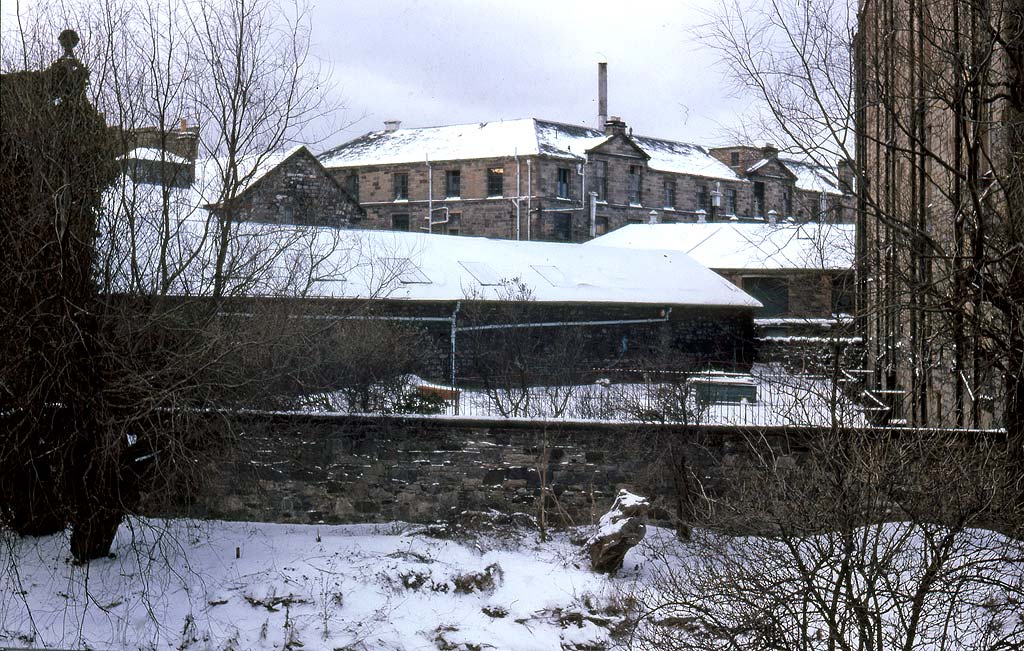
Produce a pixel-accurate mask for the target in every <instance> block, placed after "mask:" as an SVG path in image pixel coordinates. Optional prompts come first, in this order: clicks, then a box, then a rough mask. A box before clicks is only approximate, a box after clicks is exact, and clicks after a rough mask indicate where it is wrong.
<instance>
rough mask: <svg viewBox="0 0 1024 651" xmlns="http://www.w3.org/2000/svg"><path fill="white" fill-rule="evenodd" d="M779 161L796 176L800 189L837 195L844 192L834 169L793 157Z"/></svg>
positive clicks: (797, 185)
mask: <svg viewBox="0 0 1024 651" xmlns="http://www.w3.org/2000/svg"><path fill="white" fill-rule="evenodd" d="M779 162H780V163H782V164H783V165H785V166H786V169H788V170H789V171H790V172H792V173H793V175H794V176H796V187H797V189H798V190H808V191H811V192H824V193H826V194H837V195H842V194H843V191H842V190H840V189H839V186H838V185H837V181H838V179H837V178H836V175H835V171H834V170H830V169H828V168H826V167H822V166H820V165H813V164H811V163H805V162H803V161H798V160H793V159H791V158H780V159H779Z"/></svg>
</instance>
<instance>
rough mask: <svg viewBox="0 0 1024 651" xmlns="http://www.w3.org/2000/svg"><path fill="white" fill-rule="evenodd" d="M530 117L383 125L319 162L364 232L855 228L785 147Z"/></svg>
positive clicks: (578, 236)
mask: <svg viewBox="0 0 1024 651" xmlns="http://www.w3.org/2000/svg"><path fill="white" fill-rule="evenodd" d="M603 124H604V128H603V130H597V129H593V128H590V127H586V126H580V125H571V124H562V123H558V122H550V121H545V120H539V119H536V118H527V119H522V120H510V121H502V122H482V123H478V124H477V123H474V124H462V125H449V126H439V127H424V128H401V126H400V123H398V122H397V121H389V122H387V123H385V125H386V128H385V130H383V131H375V132H371V133H367V134H366V135H363V136H361V137H359V138H356V139H355V140H352V141H350V142H347V143H345V144H343V145H341V146H339V147H336V148H334V149H331V150H329V151H327V152H325V153H324V154H322V155H321V156H320V160H321V162H323V164H324V167H326V168H327V169H328V170H329V171H330V172H331V174H332V175H334V177H335V178H336V179H337V180H338V182H339V183H340V184H341V185H342V186H343V187H345V188H346V189H347V190H348V192H349V193H350V194H352V195H353V196H356V197H358V200H359V203H360V205H361V206H362V207H363V208H364V209H365V210H366V215H367V218H366V221H365V222H364V225H365V227H367V228H379V229H394V230H409V231H430V232H434V233H448V234H462V235H485V236H489V237H500V238H512V239H527V240H553V241H573V242H580V241H584V240H588V239H591V238H594V237H597V236H600V235H602V234H603V233H605V232H608V231H610V230H614V229H616V228H619V227H621V226H624V225H625V224H642V223H652V222H653V223H677V222H699V221H726V220H733V221H770V220H772V219H778V220H783V219H787V218H791V219H792V220H793V221H810V220H820V221H851V220H852V219H853V203H852V199H851V195H850V194H849V193H848V192H846V191H844V188H845V189H846V190H848V189H849V187H850V179H849V173H848V168H846V167H844V169H843V171H842V173H841V174H835V173H833V172H831V171H829V170H826V169H823V168H818V167H814V166H811V165H807V164H805V163H801V162H799V161H794V160H789V159H785V158H780V157H779V152H778V150H777V149H776V148H774V147H772V146H770V145H768V146H765V147H761V148H758V147H723V148H717V149H708V148H705V147H702V146H700V145H693V144H688V143H683V142H676V141H672V140H664V139H660V138H651V137H646V136H639V135H634V134H633V133H632V129H630V128H629V127H628V126H627V125H626V124H625V122H623V121H622V120H621V119H619V118H617V117H611V118H608V119H606V120H603Z"/></svg>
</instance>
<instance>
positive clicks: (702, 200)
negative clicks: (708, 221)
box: [697, 185, 708, 212]
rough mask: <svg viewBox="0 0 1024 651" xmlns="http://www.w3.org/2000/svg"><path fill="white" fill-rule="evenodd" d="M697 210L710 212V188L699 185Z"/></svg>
mask: <svg viewBox="0 0 1024 651" xmlns="http://www.w3.org/2000/svg"><path fill="white" fill-rule="evenodd" d="M697 210H703V211H704V212H707V210H708V186H706V185H698V186H697Z"/></svg>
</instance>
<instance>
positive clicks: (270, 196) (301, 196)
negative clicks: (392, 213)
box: [237, 151, 363, 227]
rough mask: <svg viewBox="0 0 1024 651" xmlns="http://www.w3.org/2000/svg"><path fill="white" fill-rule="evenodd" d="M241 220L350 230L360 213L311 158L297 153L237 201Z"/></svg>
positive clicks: (356, 206)
mask: <svg viewBox="0 0 1024 651" xmlns="http://www.w3.org/2000/svg"><path fill="white" fill-rule="evenodd" d="M237 210H238V214H239V217H240V218H241V219H245V220H248V221H256V222H265V223H276V224H301V225H305V226H335V227H352V226H355V225H357V224H359V222H360V220H361V219H362V217H363V210H362V208H360V207H359V204H358V203H356V202H355V201H354V200H353V199H352V198H351V197H350V196H349V195H348V194H347V193H346V192H345V191H344V190H342V189H341V187H339V186H338V184H337V183H336V182H335V181H334V180H333V179H332V178H331V177H330V176H329V175H328V174H327V173H326V171H325V170H324V168H323V166H321V165H320V163H319V161H317V160H316V158H314V157H313V156H312V155H311V154H305V153H303V152H301V151H300V152H299V153H297V154H295V155H293V156H291V157H290V158H288V159H287V160H286V161H284V162H283V163H281V165H280V166H279V167H278V168H277V169H275V170H274V171H273V172H271V173H270V174H268V175H267V176H266V177H264V178H263V179H261V180H260V181H259V182H258V183H257V184H256V185H255V186H253V187H252V188H251V189H250V190H249V191H248V192H246V193H244V194H243V195H242V196H240V197H239V198H238V207H237Z"/></svg>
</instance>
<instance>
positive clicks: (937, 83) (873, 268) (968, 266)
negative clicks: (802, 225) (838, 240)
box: [855, 0, 1024, 436]
mask: <svg viewBox="0 0 1024 651" xmlns="http://www.w3.org/2000/svg"><path fill="white" fill-rule="evenodd" d="M858 9H859V31H858V34H857V37H856V41H855V46H856V48H855V53H856V57H855V61H856V74H857V84H856V100H857V104H856V105H857V113H856V118H857V144H856V150H857V156H858V160H857V168H858V170H860V173H861V174H862V175H863V176H862V178H861V179H859V181H858V185H859V186H860V191H859V192H858V199H859V206H858V219H859V231H860V233H861V238H862V239H861V241H860V242H859V258H858V267H859V268H860V269H861V270H862V274H861V279H862V283H861V285H860V287H859V292H860V301H861V302H862V304H863V305H865V309H864V310H863V324H862V326H863V331H864V333H865V335H866V338H867V340H868V342H869V351H868V355H867V363H868V366H869V368H870V369H871V371H872V376H871V377H872V381H873V383H874V387H875V391H876V393H877V395H878V396H879V397H880V399H882V400H883V401H884V402H886V403H887V406H888V412H887V417H888V418H889V420H890V421H893V422H907V423H910V424H915V425H925V426H930V425H939V426H970V427H989V426H993V425H999V424H1000V423H1002V424H1004V425H1005V426H1006V427H1007V429H1008V430H1011V431H1014V432H1016V433H1017V434H1016V435H1018V436H1019V433H1020V432H1021V431H1024V374H1022V372H1021V368H1024V293H1022V289H1024V284H1022V283H1021V282H1020V281H1019V280H1017V278H1019V270H1020V269H1022V268H1024V240H1022V238H1021V235H1020V233H1021V231H1020V225H1021V224H1022V223H1024V174H1022V173H1021V169H1022V160H1024V94H1022V89H1024V67H1022V65H1021V61H1022V60H1024V54H1022V53H1024V35H1022V33H1021V30H1020V25H1021V17H1022V16H1024V3H1022V2H1021V1H1020V0H996V1H994V2H971V1H966V0H938V1H936V2H928V3H915V2H910V1H909V0H861V2H860V3H859V5H858ZM1001 412H1002V413H1001Z"/></svg>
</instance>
